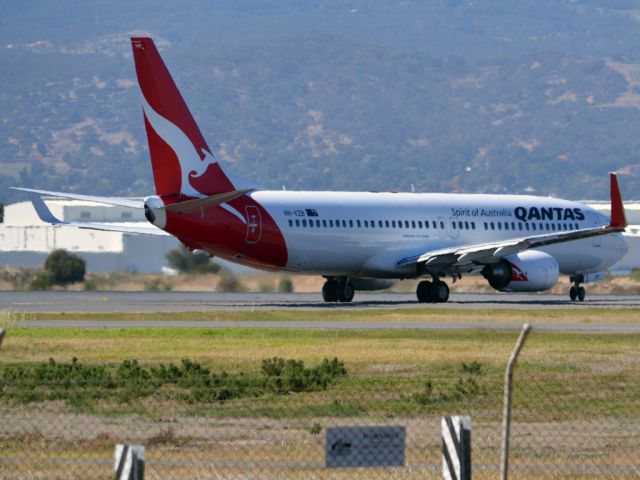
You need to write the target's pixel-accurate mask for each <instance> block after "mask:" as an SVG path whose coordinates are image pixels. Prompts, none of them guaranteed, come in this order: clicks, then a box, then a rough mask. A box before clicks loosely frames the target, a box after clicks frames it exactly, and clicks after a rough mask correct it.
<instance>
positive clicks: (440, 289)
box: [433, 280, 449, 303]
mask: <svg viewBox="0 0 640 480" xmlns="http://www.w3.org/2000/svg"><path fill="white" fill-rule="evenodd" d="M447 300H449V286H448V285H447V284H446V283H444V282H441V281H439V280H438V281H437V282H434V283H433V302H435V303H444V302H446V301H447Z"/></svg>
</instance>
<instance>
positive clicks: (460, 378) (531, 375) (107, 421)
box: [0, 309, 640, 478]
mask: <svg viewBox="0 0 640 480" xmlns="http://www.w3.org/2000/svg"><path fill="white" fill-rule="evenodd" d="M303 315H304V319H305V320H311V321H313V320H333V321H340V320H348V321H360V320H361V321H365V320H366V321H379V322H399V321H403V322H412V321H415V322H418V321H432V322H447V321H461V320H464V321H491V322H513V321H514V320H515V319H517V321H518V322H522V323H524V322H530V323H534V324H536V323H544V322H547V321H554V322H572V323H581V322H587V323H589V322H593V323H596V322H615V323H629V322H637V321H638V312H637V311H634V310H624V309H622V310H615V311H612V310H605V309H601V310H592V309H580V310H575V311H574V310H561V311H560V310H557V311H556V310H537V311H536V310H534V311H525V310H513V311H510V310H495V311H487V310H464V311H461V310H453V309H452V310H446V309H445V310H440V309H432V310H429V309H415V310H413V309H410V310H402V311H401V312H397V311H396V312H393V311H389V310H380V311H375V310H374V311H366V312H360V311H335V310H332V311H328V312H315V311H314V312H303ZM300 316H301V312H280V311H271V312H259V313H251V312H214V313H207V314H202V313H185V314H182V313H180V314H175V313H171V314H162V313H161V314H142V315H135V314H134V315H131V314H127V315H124V314H118V313H112V314H91V315H84V314H82V315H81V314H78V315H76V314H73V315H68V314H67V315H61V314H59V315H53V314H35V315H31V314H29V316H28V317H25V316H19V315H16V314H11V315H10V314H6V315H4V316H3V317H2V321H3V322H4V325H6V327H7V329H8V333H7V336H6V337H5V340H4V343H3V345H2V349H1V350H0V379H4V380H3V383H2V384H1V385H2V394H3V396H2V397H1V398H2V406H3V409H2V413H0V423H1V424H2V427H1V429H0V478H11V476H10V475H5V476H3V469H2V468H3V463H2V462H3V459H7V458H18V457H22V458H24V457H25V455H26V453H25V452H29V451H31V450H30V449H35V450H34V451H36V452H39V453H37V456H36V457H28V458H26V459H25V461H24V462H22V463H21V465H22V466H24V465H31V467H30V468H33V469H34V470H32V473H33V472H36V471H39V469H45V470H46V469H47V468H49V469H50V470H49V474H48V475H44V476H45V477H47V478H54V477H55V475H51V472H52V471H54V470H55V471H58V470H59V471H60V475H59V478H76V477H75V475H69V470H68V468H67V469H66V470H65V469H64V468H63V466H64V465H66V464H65V462H67V463H69V464H70V465H72V466H74V468H76V467H77V465H76V463H74V462H75V460H73V459H82V460H83V462H84V460H86V459H87V458H93V459H95V458H109V457H110V456H111V455H112V447H113V444H114V443H115V442H116V441H123V440H130V441H135V442H140V443H144V444H146V445H148V446H149V449H150V458H151V460H152V461H154V460H155V461H156V462H160V458H162V459H163V461H166V462H168V463H165V464H162V463H161V462H160V463H156V464H155V465H156V467H154V468H157V470H155V472H156V474H155V475H156V476H157V477H158V478H164V477H166V476H168V475H170V474H172V473H168V472H173V473H175V474H176V475H177V476H178V477H180V478H226V477H227V476H230V477H233V476H234V475H240V476H242V475H244V476H249V477H261V478H279V477H282V476H287V477H292V478H303V477H304V472H305V468H307V469H309V468H312V470H313V469H320V468H321V464H322V458H323V443H322V438H323V435H322V432H323V431H324V430H325V429H326V428H327V427H330V426H334V425H344V424H348V425H354V424H355V425H357V424H372V423H374V424H403V425H406V427H407V464H408V465H413V466H414V467H415V468H413V469H408V470H406V471H402V472H398V471H395V473H394V472H391V473H389V472H387V473H385V475H387V476H386V478H438V476H439V475H438V474H437V471H434V470H433V468H434V467H433V465H438V462H439V445H440V439H439V427H438V423H439V419H440V417H441V416H442V415H444V414H451V413H471V414H472V416H473V421H474V432H475V433H474V437H473V438H474V443H475V445H476V446H475V447H474V452H475V453H474V455H475V457H474V461H476V462H480V463H484V464H495V463H496V462H497V460H498V458H499V454H498V447H499V428H500V420H501V402H502V381H503V375H504V366H505V363H506V361H507V358H508V356H509V354H510V352H511V350H512V348H513V345H514V343H515V340H516V338H517V335H518V332H514V331H493V330H492V331H488V330H475V331H467V330H462V331H423V330H412V329H408V330H375V331H365V330H361V331H356V330H344V331H340V330H338V331H335V330H331V331H325V330H300V329H262V328H244V327H242V326H241V325H239V326H238V327H232V328H221V329H206V328H192V329H182V328H153V329H146V328H140V329H86V330H85V329H79V328H72V329H34V328H24V327H22V326H21V325H20V324H21V322H22V320H24V319H29V320H36V321H37V320H38V319H40V318H49V319H50V318H65V319H74V318H77V319H81V318H82V319H88V318H90V319H105V320H114V319H130V320H159V319H171V320H173V319H175V318H176V317H177V318H181V319H185V320H186V319H190V320H199V319H202V320H204V319H209V320H212V319H216V320H233V321H238V322H241V321H243V320H254V321H255V320H259V319H264V320H285V321H286V320H293V319H300ZM461 317H462V318H461ZM73 357H76V358H77V359H78V362H79V363H80V364H82V365H85V366H88V367H89V366H101V367H104V368H106V369H107V370H108V371H110V372H116V371H117V370H118V368H120V366H121V365H122V362H123V361H125V360H133V359H135V360H137V361H138V362H139V365H140V366H141V367H142V368H144V369H152V368H159V366H160V365H161V364H164V365H165V366H168V364H170V363H174V364H175V365H180V361H181V359H189V361H191V362H195V363H197V364H198V365H200V366H202V367H203V368H207V369H209V370H210V371H211V372H212V373H214V374H216V375H222V372H223V371H224V372H226V374H227V375H230V376H237V377H233V378H242V379H243V381H248V380H251V379H255V378H258V379H259V378H260V375H262V373H261V368H262V362H263V360H265V359H269V358H272V357H281V358H284V359H296V360H301V361H304V365H305V367H314V366H316V365H318V364H319V363H320V362H321V361H322V360H323V359H324V358H334V357H337V358H338V359H339V360H340V361H341V362H344V366H345V368H346V372H347V373H346V375H344V376H340V377H337V378H335V379H334V380H333V381H332V382H330V383H329V384H328V385H327V386H326V388H318V389H312V390H309V391H294V390H291V391H266V392H265V391H261V392H258V393H255V392H254V393H251V394H248V395H244V396H242V395H241V396H238V397H235V398H230V399H227V400H224V401H222V400H220V401H216V400H213V401H212V400H211V399H210V398H209V399H208V400H206V401H202V399H200V400H198V398H200V397H194V398H195V401H193V399H192V400H186V399H187V398H190V397H188V396H184V395H183V396H181V395H179V394H181V393H184V392H190V391H191V390H190V389H192V388H193V387H191V386H189V385H188V384H184V383H182V384H181V383H179V382H175V384H171V383H170V382H169V383H168V384H163V385H162V386H161V387H159V388H158V389H156V390H151V391H149V392H147V393H144V392H143V393H144V394H142V395H131V396H129V397H127V388H128V387H127V386H126V385H125V387H121V388H122V391H121V392H119V394H118V395H111V394H110V393H109V395H107V392H106V391H105V390H102V391H100V390H99V388H98V387H96V386H95V385H94V386H92V385H84V386H83V385H79V384H77V383H74V382H71V381H70V382H69V383H68V384H67V385H66V388H67V390H68V392H67V393H69V397H68V398H67V397H64V396H63V397H61V398H60V399H58V400H49V401H46V402H32V401H28V398H27V397H19V398H17V397H15V396H11V395H10V394H8V393H7V392H9V391H11V390H12V389H13V390H15V389H16V388H17V387H19V383H20V379H19V378H15V377H14V378H12V383H11V384H10V385H9V384H8V383H7V382H6V372H8V371H10V370H11V369H12V368H16V367H22V368H26V369H29V368H39V366H42V365H45V364H46V363H47V362H48V361H49V358H53V359H54V360H55V362H57V363H63V364H65V365H71V361H72V358H73ZM24 378H25V379H26V376H25V377H24ZM515 379H516V391H515V393H514V401H515V403H514V422H515V423H514V439H513V445H514V449H513V452H514V453H513V455H514V458H513V461H514V465H516V466H517V465H521V466H527V468H529V467H530V466H531V465H535V464H536V463H542V464H545V463H546V464H548V465H553V464H555V463H558V462H561V463H562V464H563V465H564V467H565V470H564V475H562V476H563V478H587V477H589V475H591V476H592V474H587V473H584V472H583V473H581V472H582V470H581V468H582V467H583V466H584V465H585V464H587V465H591V466H592V469H595V471H596V472H600V470H598V468H601V467H602V469H603V470H602V472H606V471H608V470H607V469H613V470H611V471H613V472H616V474H615V475H614V476H615V477H624V476H625V475H626V473H625V472H627V470H626V469H628V468H630V469H634V468H640V465H639V462H638V461H637V456H636V453H635V452H637V449H638V448H639V447H640V335H630V334H620V335H616V334H602V333H599V334H593V333H553V332H545V331H536V330H535V329H534V331H533V333H532V334H531V336H530V338H529V339H528V341H527V345H526V347H525V349H524V350H523V352H522V355H521V360H520V363H519V365H518V367H517V369H516V375H515ZM132 381H134V382H135V381H136V380H135V378H133V380H132ZM25 382H26V380H25ZM29 388H31V387H29ZM34 388H35V389H36V390H39V391H44V390H46V388H48V387H46V386H44V385H40V386H35V387H34ZM91 389H94V390H93V395H86V397H83V396H82V395H80V394H81V393H87V392H91ZM74 392H75V393H76V394H78V395H76V396H75V397H73V394H74ZM138 393H140V392H138ZM203 398H204V397H203ZM571 442H573V443H571ZM180 452H182V454H183V455H182V454H181V453H180ZM614 453H615V455H614ZM184 455H186V458H188V459H189V461H188V462H187V463H188V466H185V464H182V463H180V459H181V458H183V457H184ZM48 458H57V459H58V460H57V461H56V462H55V463H54V464H51V463H50V462H48V461H47V459H48ZM60 458H64V459H67V460H65V461H64V462H62V463H61V461H60ZM70 459H71V460H70ZM230 461H234V462H238V463H237V465H236V464H230V463H228V462H230ZM291 461H294V463H295V462H303V463H304V462H308V466H307V467H305V468H302V470H300V466H299V465H298V466H295V465H293V464H292V465H293V466H290V467H286V468H285V467H282V466H280V467H277V468H276V467H274V466H273V465H275V464H278V462H281V463H285V464H286V463H287V462H291ZM189 462H191V463H189ZM199 462H200V463H199ZM207 462H209V463H207ZM216 462H218V463H216ZM225 462H227V463H225ZM252 462H253V463H252ZM261 462H263V463H261ZM274 462H275V463H274ZM611 462H613V466H612V465H611ZM80 463H82V462H80ZM85 463H86V462H85ZM52 465H53V466H52ZM230 465H231V466H230ZM233 465H235V466H233ZM269 465H270V466H269ZM278 465H279V464H278ZM296 465H297V464H296ZM309 465H310V466H309ZM21 468H22V467H21ZM69 468H70V467H69ZM278 468H280V470H278ZM282 468H284V470H282ZM523 468H524V467H523ZM51 469H53V470H51ZM162 469H164V470H162ZM525 470H526V469H525ZM7 471H8V470H7ZM77 471H78V472H82V473H81V474H78V477H77V478H80V477H83V478H107V477H109V475H107V474H104V475H103V474H96V475H93V474H91V473H87V471H86V469H84V470H82V469H79V467H78V470H77ZM101 471H102V470H101ZM629 471H631V472H632V471H633V470H629ZM636 471H637V470H636ZM157 472H160V473H157ZM225 472H226V473H225ZM238 472H245V473H244V474H241V473H238ZM246 472H250V473H246ZM283 472H284V473H283ZM369 473H371V472H369ZM547 473H549V472H547ZM547 473H544V472H543V471H541V470H536V469H533V470H531V473H528V474H522V475H521V476H519V477H518V478H543V477H545V476H546V475H547ZM551 473H552V472H551ZM551 473H549V475H548V476H549V477H552V475H551ZM65 475H66V476H65ZM207 475H209V476H207ZM26 476H29V475H26ZM33 476H35V477H37V475H35V474H34V475H30V476H29V478H31V477H33ZM41 476H42V475H41ZM603 476H605V475H600V477H603ZM631 476H632V475H631ZM314 477H315V478H343V477H342V476H339V475H332V474H329V473H326V472H322V471H321V470H314ZM489 477H495V471H492V470H491V469H488V470H485V471H479V472H478V478H489ZM154 478H155V477H154ZM243 478H244V477H243ZM344 478H346V477H344ZM350 478H351V477H350ZM362 478H367V475H365V474H363V476H362ZM369 478H370V477H369ZM612 478H613V477H612Z"/></svg>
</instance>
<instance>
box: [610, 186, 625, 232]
mask: <svg viewBox="0 0 640 480" xmlns="http://www.w3.org/2000/svg"><path fill="white" fill-rule="evenodd" d="M609 176H610V179H611V223H610V225H609V226H611V227H614V228H620V229H624V228H626V227H627V217H626V215H625V214H624V205H623V204H622V196H621V195H620V187H618V178H617V176H616V174H615V173H610V174H609Z"/></svg>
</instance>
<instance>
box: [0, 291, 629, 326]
mask: <svg viewBox="0 0 640 480" xmlns="http://www.w3.org/2000/svg"><path fill="white" fill-rule="evenodd" d="M423 307H424V308H425V309H426V308H429V309H432V308H435V309H443V308H448V309H459V310H460V312H461V315H464V311H465V309H467V310H468V309H470V308H474V309H477V308H480V309H485V308H486V309H496V308H497V309H516V310H518V309H522V310H529V309H534V310H539V309H567V311H570V309H589V308H593V307H596V308H607V309H616V308H638V309H639V312H638V317H639V321H638V323H633V324H630V323H615V322H614V323H602V324H599V323H562V322H557V323H549V322H544V323H540V324H536V325H534V327H535V328H537V329H541V330H551V331H586V332H609V333H640V298H638V297H636V296H619V295H593V296H591V297H590V298H589V299H588V301H585V302H583V303H576V302H571V301H569V300H568V299H566V298H565V297H564V296H560V295H522V294H520V295H518V294H516V295H513V294H510V295H507V294H497V293H496V294H467V293H462V294H452V296H451V300H450V301H449V302H448V303H446V304H435V305H420V304H418V303H417V302H416V301H415V300H414V295H413V294H403V293H360V294H358V296H357V298H356V300H355V301H354V302H353V303H349V304H326V303H324V302H322V301H321V300H320V295H319V294H315V293H313V294H307V293H299V294H296V293H293V294H285V293H210V292H205V293H202V292H196V293H194V292H188V293H183V292H0V311H2V310H4V311H11V312H21V313H25V314H28V313H61V312H67V313H71V312H87V313H108V312H123V313H153V312H176V313H177V314H178V312H216V311H220V312H224V311H250V312H255V313H256V315H255V320H253V318H252V319H251V320H243V321H225V320H220V321H217V320H202V321H198V320H182V319H180V318H179V315H176V318H175V319H174V320H155V319H152V320H148V321H147V320H126V319H124V320H121V319H120V320H106V319H93V320H92V319H87V320H83V319H73V320H64V319H60V318H56V319H46V318H45V319H38V320H29V318H28V315H27V316H26V318H23V319H20V322H19V323H20V325H21V326H24V327H33V328H160V327H170V328H229V327H245V328H296V329H325V330H377V329H400V330H406V329H416V330H466V329H483V330H487V329H491V330H517V329H520V328H521V327H522V322H518V321H517V320H514V321H513V322H504V321H502V322H484V321H483V322H465V321H464V319H461V320H460V321H456V322H447V323H445V322H438V319H437V317H433V318H432V319H430V320H429V321H416V320H413V321H406V322H403V321H394V322H381V321H370V322H369V321H366V320H359V321H335V320H305V318H304V313H305V312H308V311H327V313H329V312H335V311H336V310H343V311H349V310H365V311H366V310H367V309H370V310H373V309H382V310H390V311H394V310H402V309H408V308H413V309H420V308H423ZM267 310H285V311H293V312H299V313H300V319H292V320H285V321H271V320H262V319H260V312H261V311H267Z"/></svg>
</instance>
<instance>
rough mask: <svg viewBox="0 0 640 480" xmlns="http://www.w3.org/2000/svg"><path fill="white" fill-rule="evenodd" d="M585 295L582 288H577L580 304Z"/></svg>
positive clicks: (585, 292)
mask: <svg viewBox="0 0 640 480" xmlns="http://www.w3.org/2000/svg"><path fill="white" fill-rule="evenodd" d="M586 295H587V291H586V290H585V289H584V287H578V300H580V301H581V302H582V301H584V297H586Z"/></svg>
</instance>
